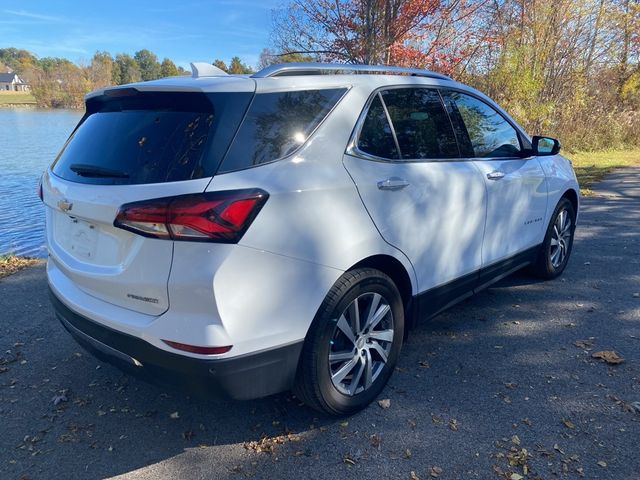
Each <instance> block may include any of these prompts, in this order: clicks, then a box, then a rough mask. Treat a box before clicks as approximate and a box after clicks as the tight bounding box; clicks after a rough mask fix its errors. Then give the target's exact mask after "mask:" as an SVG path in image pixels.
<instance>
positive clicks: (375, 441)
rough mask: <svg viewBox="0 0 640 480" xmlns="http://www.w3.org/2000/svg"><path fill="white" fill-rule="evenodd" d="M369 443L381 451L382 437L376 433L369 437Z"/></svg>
mask: <svg viewBox="0 0 640 480" xmlns="http://www.w3.org/2000/svg"><path fill="white" fill-rule="evenodd" d="M369 441H370V442H371V446H372V447H373V448H377V449H378V450H380V445H382V437H381V436H380V435H378V434H376V433H374V434H373V435H371V436H370V437H369Z"/></svg>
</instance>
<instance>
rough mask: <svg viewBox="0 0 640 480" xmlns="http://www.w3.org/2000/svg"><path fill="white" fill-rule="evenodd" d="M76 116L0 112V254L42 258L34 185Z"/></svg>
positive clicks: (41, 226) (39, 210) (59, 112)
mask: <svg viewBox="0 0 640 480" xmlns="http://www.w3.org/2000/svg"><path fill="white" fill-rule="evenodd" d="M82 113H83V112H81V111H77V110H72V111H70V110H33V109H8V108H0V255H3V254H8V253H13V254H16V255H28V256H33V257H45V256H46V255H47V251H46V247H45V239H44V208H43V206H42V203H41V202H40V199H39V198H38V182H39V180H40V176H41V175H42V172H43V171H44V170H46V168H47V167H48V166H49V165H50V164H51V162H52V161H53V159H54V158H55V156H56V155H57V153H58V152H59V151H60V148H61V147H62V145H63V144H64V142H65V141H66V139H67V137H68V136H69V134H70V133H71V131H72V130H73V128H74V127H75V125H76V124H77V123H78V121H79V120H80V117H81V116H82Z"/></svg>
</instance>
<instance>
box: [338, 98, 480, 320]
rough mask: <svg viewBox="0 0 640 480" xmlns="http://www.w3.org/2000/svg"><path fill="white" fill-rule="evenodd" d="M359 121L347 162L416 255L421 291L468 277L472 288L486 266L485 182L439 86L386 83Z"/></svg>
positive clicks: (379, 216) (382, 221)
mask: <svg viewBox="0 0 640 480" xmlns="http://www.w3.org/2000/svg"><path fill="white" fill-rule="evenodd" d="M359 128H360V130H359V132H358V135H357V137H356V140H355V142H354V144H353V145H352V146H350V148H349V150H348V152H347V155H345V157H344V165H345V167H346V168H347V170H348V171H349V173H350V175H351V177H352V178H353V179H354V181H355V183H356V186H357V188H358V191H359V193H360V196H361V198H362V201H363V202H364V205H365V206H366V208H367V210H368V212H369V215H370V216H371V218H372V219H373V221H374V223H375V224H376V226H377V228H378V230H379V231H380V233H381V235H382V237H383V238H384V239H385V240H386V241H387V242H388V243H390V244H391V245H393V246H395V247H397V248H398V249H400V250H402V251H403V252H404V253H405V255H407V257H408V258H409V259H410V260H411V263H412V264H413V266H414V269H415V272H416V276H417V279H418V288H419V289H420V291H425V290H428V289H431V288H433V287H436V286H439V285H443V284H447V283H448V282H451V281H452V280H456V279H461V278H462V279H463V281H462V282H460V283H457V285H458V286H459V287H460V288H459V289H458V290H459V291H460V292H461V293H466V290H469V289H470V288H471V287H473V285H474V284H475V280H476V275H475V272H476V271H477V270H478V269H479V268H480V266H481V247H482V236H483V230H484V219H485V209H486V194H485V185H484V181H483V179H482V176H481V174H480V173H479V172H478V170H477V168H476V167H475V166H474V165H473V164H472V163H470V162H464V161H460V158H459V150H458V146H457V143H456V139H455V135H454V132H453V129H452V126H451V123H450V121H449V119H448V117H447V114H446V112H445V110H444V107H443V104H442V101H441V98H440V95H439V93H438V91H437V90H435V89H429V88H391V89H387V90H383V91H381V92H379V93H377V94H376V95H375V96H374V97H372V99H370V102H369V106H368V110H367V113H366V116H365V117H364V120H361V125H360V127H359ZM456 296H457V295H455V292H454V293H453V294H452V295H448V297H456ZM434 301H435V303H438V300H434ZM440 306H443V305H434V304H431V305H429V306H428V307H429V308H430V309H431V310H437V307H440Z"/></svg>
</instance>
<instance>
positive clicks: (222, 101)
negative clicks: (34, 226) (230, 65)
mask: <svg viewBox="0 0 640 480" xmlns="http://www.w3.org/2000/svg"><path fill="white" fill-rule="evenodd" d="M251 96H252V94H251V93H225V94H217V93H216V94H203V93H146V92H144V93H141V92H135V91H134V93H131V95H127V96H123V97H108V96H102V97H98V98H95V99H90V100H89V101H88V102H87V114H86V115H85V117H84V118H83V120H82V121H81V123H80V125H79V126H78V128H77V129H76V131H75V132H74V133H73V134H72V135H71V137H70V138H69V140H68V142H67V144H66V145H65V147H64V148H63V149H62V151H61V152H60V154H59V155H58V158H57V159H56V161H55V162H54V164H53V167H52V168H53V172H54V173H55V174H56V175H58V176H60V177H62V178H64V179H67V180H71V181H74V182H80V183H93V184H109V185H111V184H142V183H161V182H173V181H180V180H189V179H195V178H202V177H209V176H212V175H213V174H214V173H215V170H216V168H217V167H218V164H219V162H220V160H221V159H222V155H223V154H224V152H225V151H226V149H227V148H228V146H229V143H230V142H231V139H232V137H233V135H234V133H235V131H236V130H237V128H238V125H239V124H240V121H241V119H242V116H243V114H244V112H245V111H246V108H247V105H248V104H249V101H250V99H251Z"/></svg>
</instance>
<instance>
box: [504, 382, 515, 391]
mask: <svg viewBox="0 0 640 480" xmlns="http://www.w3.org/2000/svg"><path fill="white" fill-rule="evenodd" d="M504 386H505V387H507V388H510V389H511V390H513V389H515V388H518V384H517V383H512V382H508V383H505V384H504Z"/></svg>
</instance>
